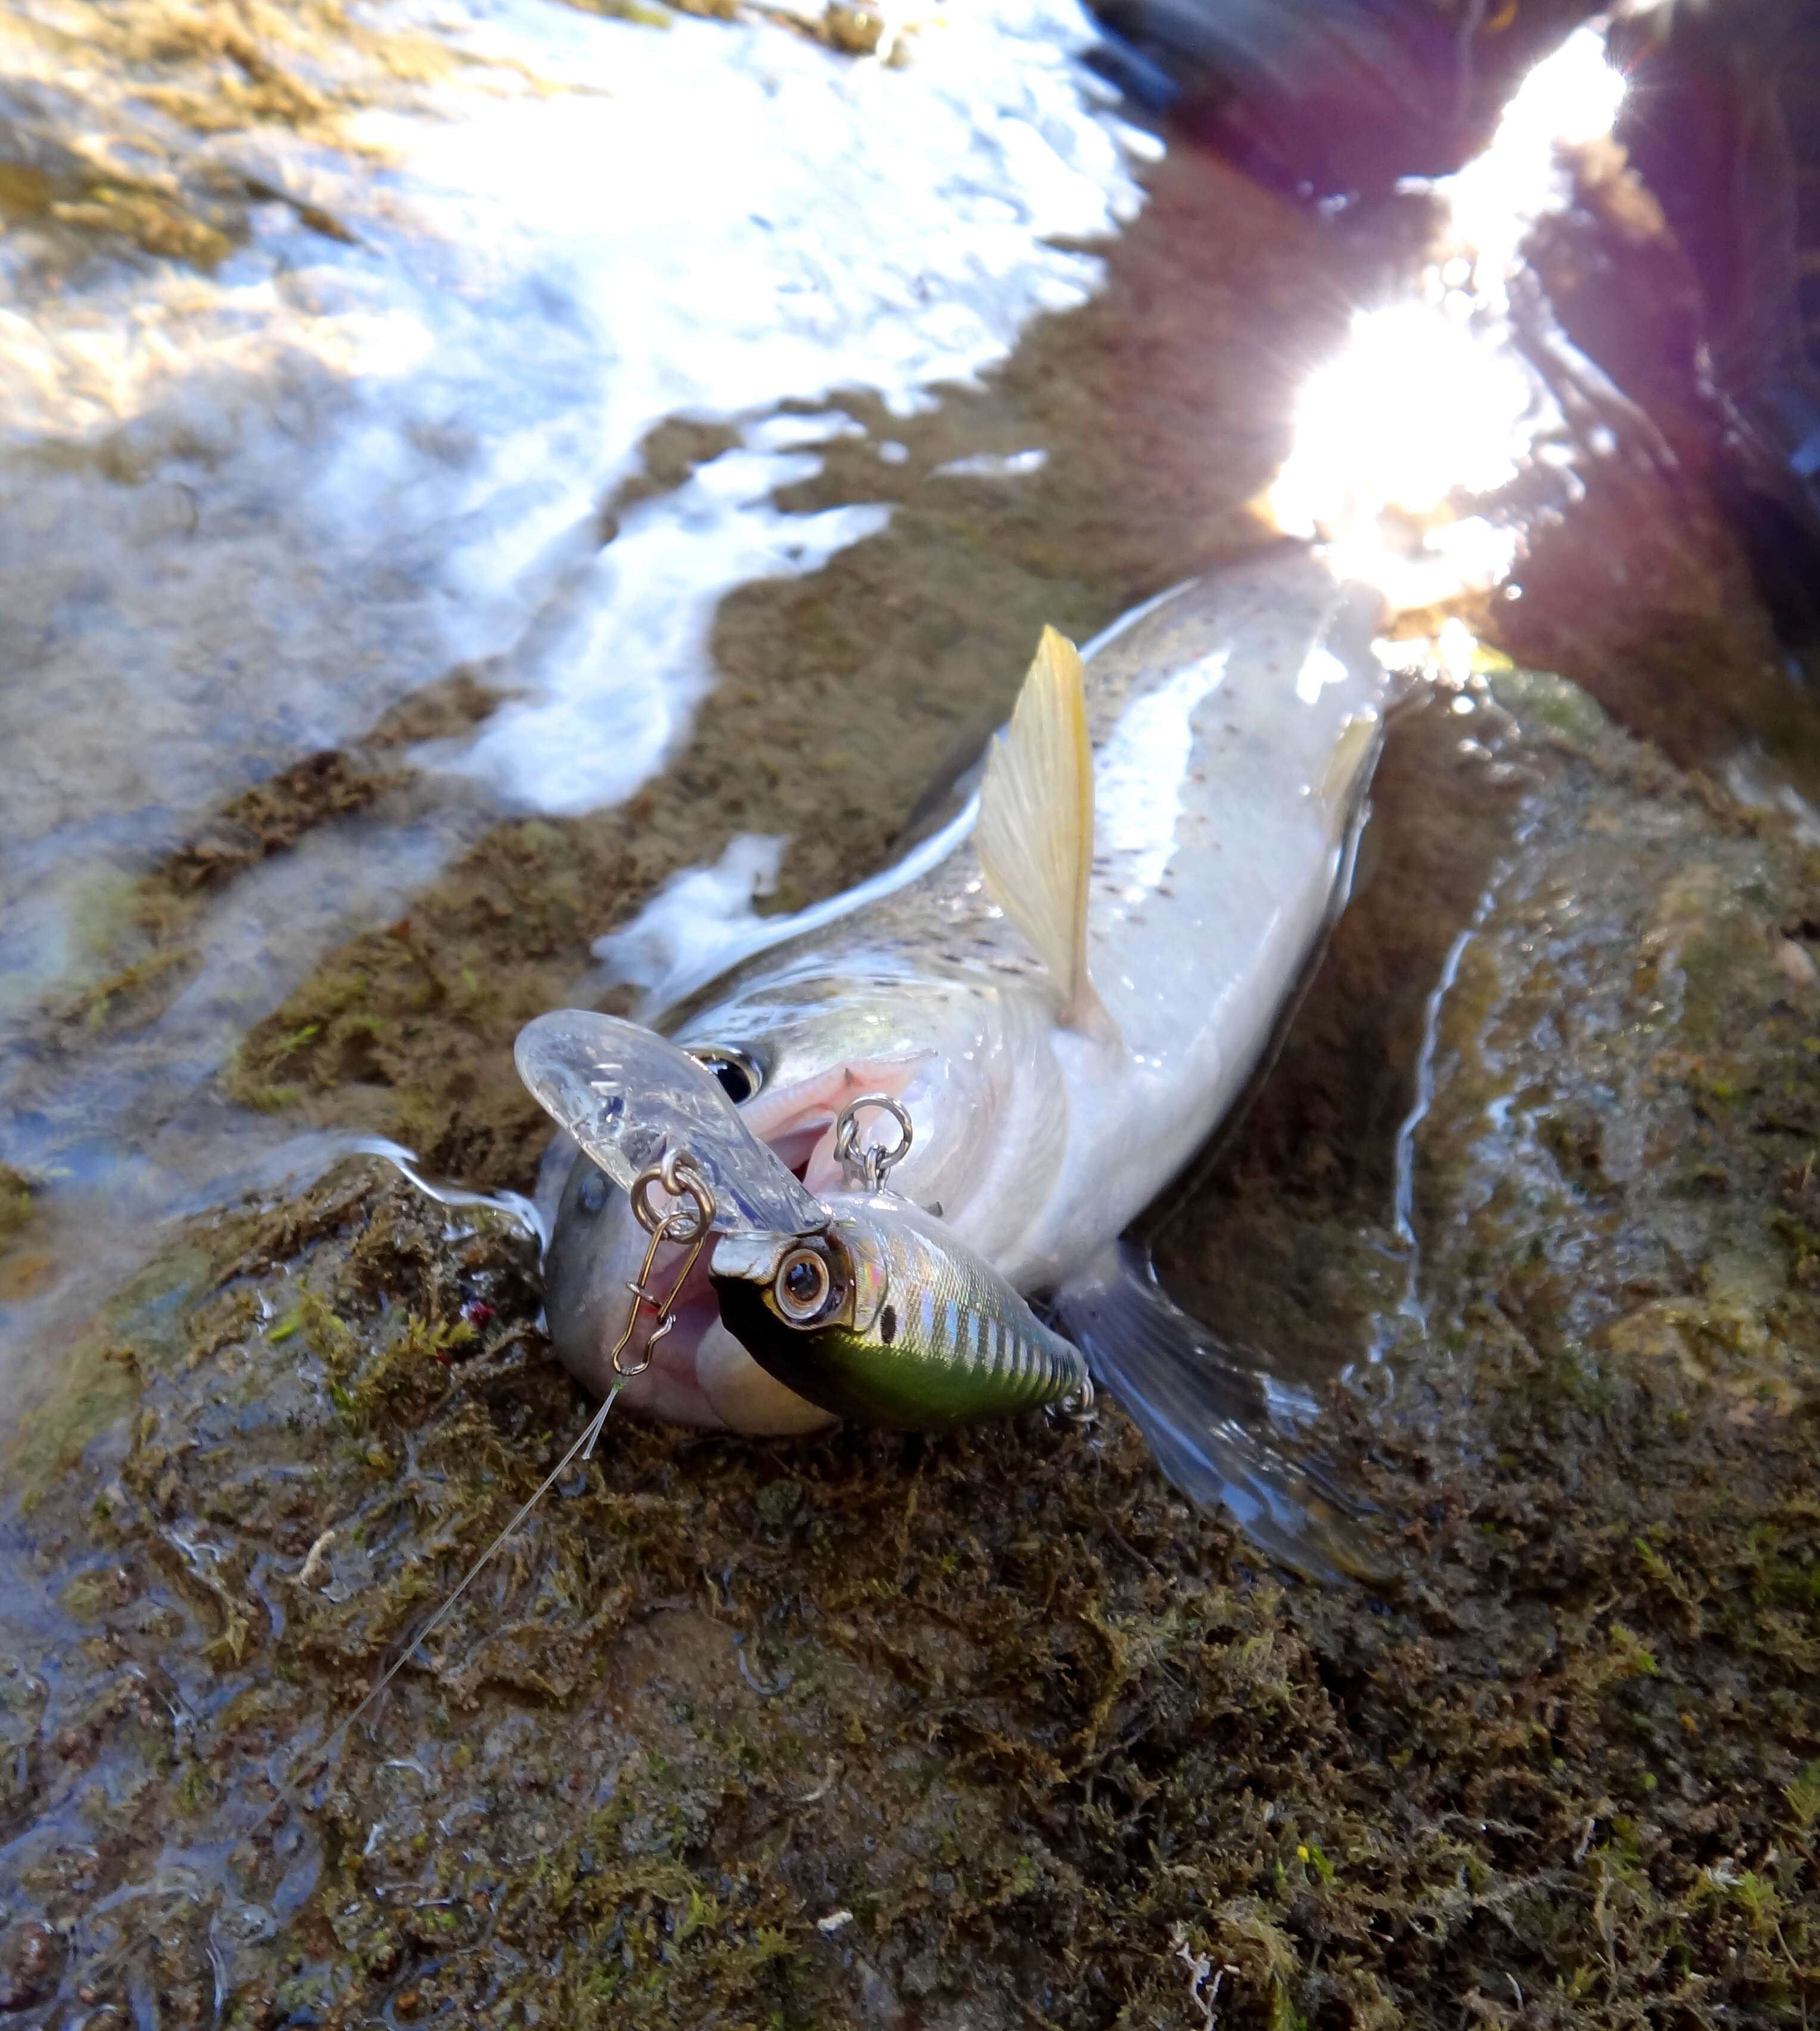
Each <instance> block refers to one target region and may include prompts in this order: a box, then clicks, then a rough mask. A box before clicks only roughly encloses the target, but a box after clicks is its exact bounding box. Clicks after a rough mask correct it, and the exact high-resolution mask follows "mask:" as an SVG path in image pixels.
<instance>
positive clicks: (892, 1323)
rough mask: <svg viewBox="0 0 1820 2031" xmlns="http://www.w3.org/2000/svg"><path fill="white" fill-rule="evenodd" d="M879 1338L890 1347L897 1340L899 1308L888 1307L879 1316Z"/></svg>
mask: <svg viewBox="0 0 1820 2031" xmlns="http://www.w3.org/2000/svg"><path fill="white" fill-rule="evenodd" d="M878 1331H879V1337H880V1339H881V1340H883V1341H884V1343H885V1345H886V1346H887V1347H889V1346H890V1345H891V1342H892V1341H893V1340H895V1339H896V1338H897V1307H896V1306H895V1305H887V1306H885V1308H884V1310H883V1311H882V1312H880V1314H879V1315H878Z"/></svg>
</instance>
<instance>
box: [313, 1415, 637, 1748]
mask: <svg viewBox="0 0 1820 2031" xmlns="http://www.w3.org/2000/svg"><path fill="white" fill-rule="evenodd" d="M623 1386H624V1385H623V1384H621V1383H618V1382H616V1383H615V1384H613V1386H612V1388H611V1389H609V1391H608V1392H607V1395H606V1398H605V1401H604V1402H603V1403H601V1407H600V1408H599V1410H597V1411H596V1412H595V1413H594V1416H593V1417H592V1418H590V1419H589V1421H588V1425H587V1429H586V1430H585V1431H584V1432H583V1433H582V1435H581V1437H579V1439H577V1440H575V1444H573V1445H571V1447H570V1448H569V1449H568V1452H566V1453H564V1455H563V1456H562V1458H561V1459H560V1460H558V1461H557V1462H556V1465H555V1466H553V1467H552V1468H551V1469H550V1470H549V1473H548V1474H545V1477H544V1478H543V1481H542V1484H541V1485H539V1487H538V1491H537V1493H536V1494H534V1496H531V1497H530V1500H529V1501H527V1503H525V1504H524V1505H523V1507H522V1508H520V1510H519V1512H518V1514H517V1515H515V1517H513V1519H512V1521H511V1522H509V1523H508V1524H507V1526H505V1528H504V1530H501V1532H500V1533H499V1535H498V1536H497V1537H495V1538H494V1539H493V1542H492V1543H491V1544H490V1545H488V1546H487V1548H486V1550H485V1551H484V1552H482V1553H481V1555H480V1556H479V1557H478V1559H476V1560H475V1562H474V1563H473V1564H472V1565H471V1566H470V1567H468V1569H467V1571H466V1572H465V1573H464V1574H463V1575H462V1577H461V1581H460V1585H459V1586H456V1589H455V1591H454V1592H453V1593H452V1594H451V1595H450V1596H449V1597H448V1600H447V1601H445V1602H444V1603H443V1604H442V1605H441V1607H440V1608H438V1609H437V1611H436V1612H435V1613H434V1615H431V1617H430V1619H429V1620H428V1621H427V1622H426V1623H424V1625H423V1627H422V1628H421V1629H420V1630H418V1632H417V1634H415V1636H413V1637H412V1638H411V1641H410V1642H408V1644H406V1645H405V1646H404V1649H403V1650H402V1651H401V1652H400V1653H399V1655H398V1656H396V1658H394V1659H393V1661H392V1663H391V1664H389V1665H388V1666H387V1667H386V1668H385V1674H384V1675H383V1676H382V1677H381V1679H380V1681H379V1683H378V1685H376V1686H374V1688H373V1690H371V1691H370V1693H368V1694H367V1697H365V1698H364V1699H363V1700H362V1701H361V1702H360V1704H359V1706H357V1707H356V1708H355V1709H354V1711H353V1712H352V1713H351V1714H350V1715H348V1718H347V1719H346V1720H344V1721H343V1722H342V1724H341V1727H338V1728H337V1730H336V1731H335V1732H336V1734H337V1735H341V1734H343V1733H344V1732H345V1731H347V1730H348V1729H349V1728H351V1727H352V1726H353V1725H354V1724H355V1722H356V1721H357V1720H359V1718H360V1716H362V1715H363V1713H364V1712H366V1711H367V1709H368V1708H369V1707H370V1706H371V1705H372V1704H373V1702H374V1701H375V1700H376V1699H378V1697H379V1695H380V1694H381V1693H382V1692H384V1691H385V1688H386V1687H387V1686H389V1685H390V1684H391V1683H392V1681H393V1679H395V1678H396V1677H397V1675H398V1674H399V1673H400V1671H403V1670H404V1667H405V1666H406V1665H407V1664H408V1663H409V1662H410V1661H411V1656H412V1655H413V1653H415V1651H416V1650H417V1649H418V1648H419V1645H422V1644H423V1643H425V1642H428V1641H429V1639H430V1637H432V1636H434V1634H435V1633H436V1631H437V1630H438V1629H439V1628H440V1627H441V1626H442V1624H443V1623H444V1622H445V1620H446V1619H448V1615H449V1613H450V1612H451V1611H452V1609H453V1608H454V1606H455V1604H456V1602H457V1601H460V1598H461V1597H462V1596H463V1594H464V1593H467V1589H469V1588H470V1587H471V1586H472V1585H473V1584H474V1582H475V1581H476V1580H477V1579H478V1578H480V1576H481V1574H482V1573H483V1572H484V1571H486V1567H487V1566H488V1565H489V1563H490V1562H491V1560H492V1559H493V1554H494V1553H495V1552H497V1551H498V1549H499V1548H500V1547H501V1545H503V1544H504V1542H505V1541H506V1540H507V1538H508V1537H510V1536H511V1535H512V1533H513V1532H514V1531H515V1530H517V1528H518V1527H519V1525H520V1524H521V1523H522V1522H523V1521H524V1520H525V1519H526V1518H527V1516H528V1515H530V1513H531V1511H533V1510H534V1508H536V1507H537V1506H538V1504H539V1503H540V1502H542V1500H543V1499H544V1497H545V1496H546V1495H548V1494H549V1492H550V1490H551V1489H553V1488H554V1487H555V1485H556V1483H557V1482H558V1481H560V1480H561V1479H562V1478H563V1476H564V1474H567V1473H568V1470H569V1469H570V1467H571V1466H572V1465H573V1464H574V1463H575V1459H576V1457H577V1455H579V1456H580V1457H581V1458H582V1459H584V1460H585V1459H590V1458H591V1457H592V1455H593V1453H594V1441H595V1440H597V1439H598V1438H599V1437H600V1436H601V1429H602V1427H603V1426H604V1425H605V1423H606V1422H607V1413H608V1412H609V1411H611V1410H612V1407H613V1401H614V1399H615V1398H616V1397H617V1396H618V1395H619V1393H620V1389H621V1388H623Z"/></svg>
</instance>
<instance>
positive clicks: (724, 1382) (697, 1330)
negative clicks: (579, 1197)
mask: <svg viewBox="0 0 1820 2031" xmlns="http://www.w3.org/2000/svg"><path fill="white" fill-rule="evenodd" d="M920 1063H921V1054H918V1056H915V1057H910V1058H895V1059H891V1060H876V1059H875V1060H861V1061H857V1062H853V1063H843V1064H840V1065H839V1066H837V1067H836V1068H834V1069H833V1070H832V1071H829V1072H828V1073H826V1074H824V1075H821V1076H819V1077H817V1078H816V1079H813V1080H808V1081H802V1082H798V1083H793V1084H792V1085H791V1086H786V1087H781V1088H779V1089H778V1090H776V1091H774V1092H770V1093H766V1094H762V1095H761V1096H758V1097H755V1098H754V1099H753V1100H752V1101H748V1102H747V1103H746V1105H744V1106H743V1107H742V1108H741V1109H740V1110H739V1111H740V1113H741V1114H742V1116H743V1117H744V1118H745V1120H746V1124H747V1126H748V1127H750V1129H751V1130H752V1131H753V1134H754V1136H755V1137H756V1138H757V1139H758V1140H759V1141H760V1142H762V1143H763V1144H764V1145H765V1148H766V1149H767V1150H769V1152H770V1153H771V1154H772V1157H774V1158H776V1161H778V1162H779V1163H780V1164H781V1165H783V1168H785V1169H786V1170H787V1171H789V1172H791V1174H792V1175H793V1176H795V1178H796V1179H798V1181H799V1182H800V1183H802V1184H803V1185H804V1186H805V1187H806V1188H807V1189H808V1190H809V1191H812V1192H826V1191H835V1190H838V1189H839V1187H841V1186H842V1185H843V1183H846V1182H847V1180H846V1178H845V1175H844V1173H843V1169H842V1166H841V1164H840V1161H839V1158H838V1157H836V1155H835V1153H834V1142H835V1131H836V1126H837V1124H838V1123H839V1119H840V1116H841V1113H842V1112H843V1109H845V1108H847V1106H848V1105H850V1103H851V1102H852V1101H854V1100H856V1099H858V1098H860V1097H862V1096H864V1095H865V1094H888V1095H890V1097H891V1098H893V1099H895V1098H897V1097H899V1095H900V1094H902V1093H903V1090H904V1089H905V1088H906V1086H908V1085H909V1083H910V1079H912V1077H913V1076H914V1074H915V1071H916V1069H917V1066H918V1064H920ZM862 1132H863V1124H862ZM618 1204H619V1208H620V1211H619V1212H618V1213H616V1220H618V1219H619V1218H622V1217H623V1220H624V1222H625V1228H626V1230H627V1232H626V1234H625V1236H624V1239H623V1241H622V1242H621V1243H618V1244H616V1247H615V1253H616V1254H617V1253H618V1252H619V1250H620V1248H621V1247H625V1246H627V1244H630V1243H631V1242H632V1239H633V1236H634V1235H635V1239H636V1246H637V1254H636V1255H635V1257H633V1258H632V1259H631V1262H630V1264H629V1265H628V1272H627V1273H628V1274H630V1273H635V1271H636V1269H637V1267H638V1264H639V1263H640V1262H642V1260H643V1254H644V1247H645V1245H646V1242H645V1235H644V1233H643V1231H642V1229H639V1228H636V1227H635V1223H634V1222H633V1221H632V1219H631V1207H630V1202H628V1201H627V1200H626V1199H625V1198H624V1197H623V1194H622V1195H618ZM691 1247H692V1244H691V1243H687V1242H670V1241H666V1242H664V1243H661V1245H660V1246H659V1247H658V1249H657V1253H656V1254H655V1256H654V1257H653V1259H652V1263H651V1268H650V1273H649V1276H647V1277H646V1279H645V1280H644V1285H643V1288H644V1291H646V1292H647V1293H649V1297H648V1299H646V1301H645V1302H639V1303H638V1306H637V1311H638V1317H637V1319H636V1320H635V1322H634V1325H633V1331H632V1336H631V1339H630V1340H629V1341H628V1342H627V1344H626V1347H625V1348H624V1350H623V1352H622V1353H621V1354H620V1357H619V1361H618V1363H617V1371H618V1373H620V1375H621V1376H623V1377H625V1383H624V1387H625V1395H626V1400H627V1403H629V1404H630V1405H631V1406H632V1407H635V1408H636V1409H638V1410H640V1411H643V1412H644V1413H645V1414H647V1415H649V1416H651V1417H653V1418H659V1419H661V1420H662V1421H664V1422H668V1423H675V1424H686V1425H697V1426H702V1427H706V1428H709V1429H714V1428H720V1429H727V1430H731V1431H743V1432H748V1433H771V1434H777V1435H783V1434H787V1433H795V1432H803V1431H812V1430H819V1429H822V1428H823V1427H824V1426H826V1425H828V1424H829V1423H831V1422H836V1420H834V1419H832V1418H831V1416H830V1414H829V1413H828V1412H827V1411H824V1410H822V1409H821V1408H820V1407H817V1405H814V1404H813V1403H810V1402H808V1400H807V1399H805V1398H803V1397H802V1396H798V1395H797V1393H796V1392H795V1391H794V1390H791V1389H789V1388H787V1387H786V1386H785V1385H784V1384H783V1383H781V1382H779V1381H776V1380H775V1379H774V1378H773V1377H772V1376H771V1375H770V1374H769V1373H768V1371H766V1370H765V1369H764V1368H762V1367H761V1366H760V1365H759V1363H758V1362H757V1360H756V1359H755V1358H754V1356H753V1355H752V1353H751V1351H750V1349H749V1348H747V1347H746V1346H745V1344H744V1343H743V1342H742V1341H741V1340H739V1338H738V1336H736V1335H735V1333H733V1332H732V1331H731V1329H729V1328H728V1326H727V1325H725V1323H724V1321H723V1320H722V1318H721V1316H720V1299H719V1296H718V1295H717V1294H716V1289H715V1286H714V1282H713V1276H712V1275H711V1273H710V1263H711V1261H712V1258H713V1236H712V1235H710V1237H709V1240H708V1242H707V1243H706V1244H705V1246H704V1247H702V1248H701V1249H700V1250H698V1251H697V1252H696V1253H695V1254H694V1259H693V1260H692V1261H691V1260H690V1249H691ZM612 1290H614V1291H617V1292H620V1293H622V1294H626V1295H628V1296H629V1294H627V1293H626V1282H625V1280H624V1279H623V1278H622V1279H616V1280H614V1282H613V1284H612ZM624 1301H625V1299H624V1298H623V1297H622V1299H621V1300H620V1302H624ZM659 1306H661V1307H662V1316H661V1317H660V1315H659V1311H658V1307H659ZM625 1316H626V1315H625V1314H624V1313H623V1311H622V1310H619V1309H618V1305H617V1304H614V1305H612V1306H611V1307H610V1308H609V1311H608V1312H607V1314H606V1315H605V1317H603V1318H602V1319H601V1320H600V1321H599V1322H598V1325H597V1331H596V1332H594V1334H591V1335H590V1336H589V1341H590V1345H589V1347H588V1350H587V1355H588V1359H587V1366H588V1368H590V1369H592V1370H595V1371H596V1373H594V1374H590V1373H586V1372H585V1371H584V1370H583V1369H582V1367H581V1366H579V1364H578V1363H577V1362H574V1361H570V1362H569V1364H568V1365H569V1366H571V1368H573V1369H575V1372H576V1373H578V1374H579V1375H580V1376H581V1379H582V1381H590V1382H593V1383H594V1384H595V1386H597V1387H600V1388H605V1387H608V1386H610V1384H611V1381H612V1374H611V1373H610V1372H609V1370H608V1369H607V1366H606V1364H607V1363H608V1362H609V1361H610V1360H611V1358H612V1347H613V1345H614V1343H615V1342H616V1340H618V1337H619V1335H620V1332H621V1331H622V1330H623V1327H624V1325H625ZM665 1319H667V1320H668V1327H667V1328H666V1327H665V1326H664V1324H663V1323H662V1321H663V1320H665ZM552 1325H553V1327H554V1326H555V1325H556V1317H555V1314H554V1312H553V1313H552ZM566 1337H567V1336H562V1337H559V1340H558V1347H557V1351H558V1352H559V1353H560V1354H563V1355H564V1359H565V1360H568V1355H567V1354H566V1353H565V1352H564V1345H563V1339H564V1338H566Z"/></svg>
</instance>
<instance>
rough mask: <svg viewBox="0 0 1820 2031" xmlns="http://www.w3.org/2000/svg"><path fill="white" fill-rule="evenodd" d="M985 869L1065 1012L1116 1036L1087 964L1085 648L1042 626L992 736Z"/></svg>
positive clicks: (1089, 857)
mask: <svg viewBox="0 0 1820 2031" xmlns="http://www.w3.org/2000/svg"><path fill="white" fill-rule="evenodd" d="M974 838H975V842H976V844H977V848H978V851H979V855H980V866H981V871H982V872H983V873H984V875H985V878H986V881H987V883H988V886H989V887H990V888H991V889H992V895H993V896H994V898H995V899H996V900H997V902H998V904H999V907H1001V908H1002V909H1003V911H1004V913H1005V915H1007V917H1009V918H1010V920H1011V922H1013V923H1014V924H1015V925H1016V926H1017V927H1018V930H1020V931H1022V933H1023V934H1024V936H1025V937H1027V938H1028V939H1029V941H1030V943H1031V944H1032V945H1034V946H1035V947H1036V948H1037V956H1038V957H1039V958H1040V960H1042V962H1043V963H1044V966H1045V967H1047V968H1048V971H1049V974H1050V976H1051V978H1052V979H1053V980H1054V981H1055V986H1056V989H1057V992H1058V993H1059V996H1060V997H1061V1002H1062V1019H1063V1022H1064V1023H1066V1025H1067V1026H1068V1027H1070V1028H1071V1029H1075V1030H1084V1031H1085V1032H1086V1033H1087V1034H1089V1035H1098V1036H1108V1037H1111V1036H1116V1035H1117V1034H1118V1033H1117V1031H1116V1030H1115V1027H1114V1026H1113V1023H1112V1019H1111V1017H1110V1016H1109V1015H1107V1012H1106V1008H1105V1004H1104V1003H1103V1002H1102V1001H1100V997H1099V995H1098V993H1096V991H1095V989H1094V986H1093V982H1092V980H1091V979H1090V978H1089V975H1088V971H1087V900H1088V895H1089V884H1090V882H1091V881H1092V873H1093V754H1092V748H1091V747H1090V746H1089V743H1088V739H1087V701H1086V689H1085V671H1084V670H1083V669H1082V666H1081V654H1080V651H1079V650H1077V648H1076V647H1074V643H1072V642H1070V640H1069V639H1067V637H1066V635H1059V634H1058V633H1057V632H1056V631H1055V629H1054V628H1044V630H1043V639H1042V640H1041V641H1040V643H1038V644H1037V655H1036V660H1035V661H1033V663H1032V664H1031V665H1030V669H1029V674H1028V675H1027V676H1025V679H1024V687H1023V689H1022V691H1019V692H1018V702H1017V704H1016V706H1014V708H1013V710H1012V713H1011V723H1010V726H1009V727H1007V729H1006V730H1005V731H1004V732H1003V733H1001V734H999V736H997V737H996V739H995V740H993V742H992V746H991V747H990V749H989V750H988V753H987V756H986V771H985V777H984V781H983V782H982V783H981V787H980V816H979V824H978V827H977V831H976V833H975V834H974Z"/></svg>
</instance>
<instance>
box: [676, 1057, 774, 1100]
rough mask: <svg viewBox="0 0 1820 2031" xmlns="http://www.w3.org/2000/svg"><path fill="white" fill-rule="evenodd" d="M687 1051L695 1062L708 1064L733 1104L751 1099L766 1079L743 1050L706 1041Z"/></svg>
mask: <svg viewBox="0 0 1820 2031" xmlns="http://www.w3.org/2000/svg"><path fill="white" fill-rule="evenodd" d="M689 1055H690V1057H692V1058H693V1059H694V1060H695V1062H696V1064H698V1065H705V1066H706V1067H707V1068H708V1069H709V1071H711V1072H712V1073H713V1075H714V1076H715V1078H716V1079H718V1080H719V1081H720V1090H721V1091H722V1092H723V1093H724V1094H726V1096H727V1097H728V1099H729V1100H730V1101H732V1103H733V1105H735V1107H738V1106H739V1105H741V1104H742V1103H743V1102H744V1101H748V1100H750V1098H751V1097H752V1096H753V1095H754V1094H755V1093H756V1092H757V1090H758V1089H759V1088H760V1086H762V1085H763V1084H764V1083H765V1079H764V1075H763V1074H762V1073H761V1072H760V1071H759V1069H758V1068H757V1065H755V1064H754V1063H753V1061H752V1060H751V1059H750V1058H749V1057H747V1056H746V1053H744V1052H743V1051H735V1050H731V1049H727V1048H725V1047H724V1046H723V1045H717V1044H706V1045H702V1046H701V1047H699V1048H697V1047H695V1046H694V1045H691V1046H690V1047H689Z"/></svg>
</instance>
